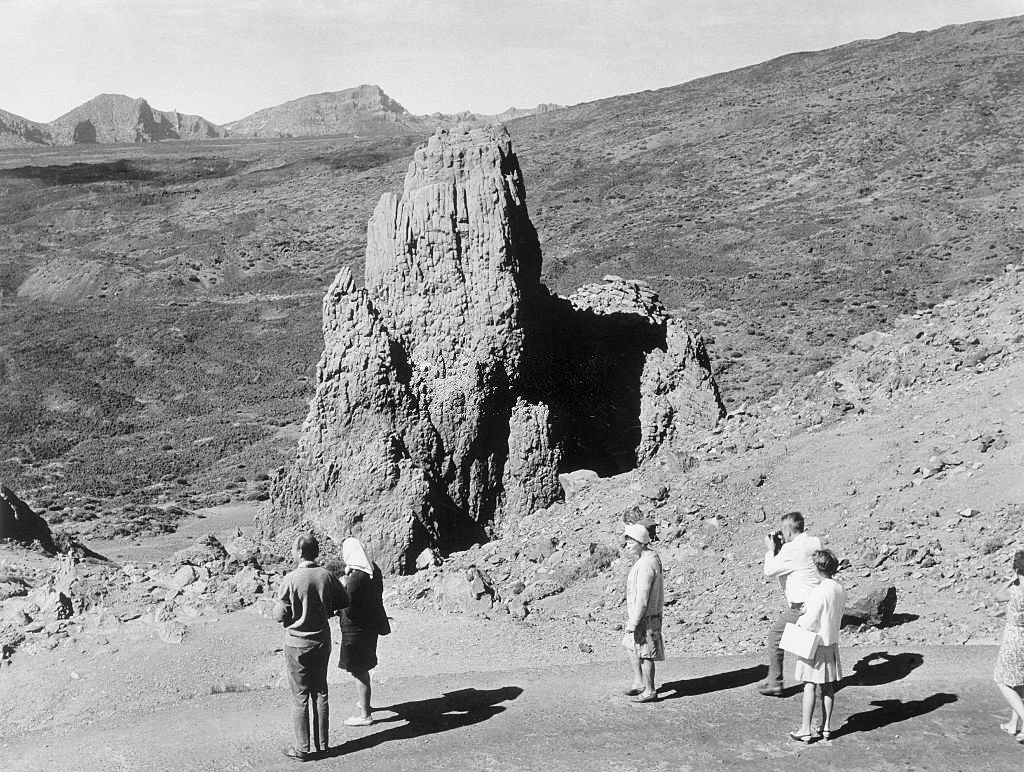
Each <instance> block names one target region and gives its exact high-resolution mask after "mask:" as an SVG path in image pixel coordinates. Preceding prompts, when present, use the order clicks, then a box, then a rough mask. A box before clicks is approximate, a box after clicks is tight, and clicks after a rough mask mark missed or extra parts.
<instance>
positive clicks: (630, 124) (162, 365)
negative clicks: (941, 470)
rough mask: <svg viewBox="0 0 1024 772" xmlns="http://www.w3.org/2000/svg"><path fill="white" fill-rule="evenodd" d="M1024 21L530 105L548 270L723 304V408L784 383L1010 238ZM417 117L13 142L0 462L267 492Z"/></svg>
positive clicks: (1015, 234) (73, 505)
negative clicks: (202, 135)
mask: <svg viewBox="0 0 1024 772" xmlns="http://www.w3.org/2000/svg"><path fill="white" fill-rule="evenodd" d="M1022 26H1024V24H1022V20H1021V19H1007V20H1002V21H997V22H984V23H977V24H972V25H966V26H962V27H953V28H948V29H942V30H937V31H934V32H928V33H920V34H914V35H900V36H894V37H892V38H888V39H885V40H879V41H860V42H858V43H855V44H851V45H849V46H844V47H841V48H838V49H833V50H830V51H824V52H817V53H804V54H794V55H792V56H788V57H783V58H782V59H779V60H775V61H772V62H766V63H764V64H762V65H758V66H757V67H752V68H746V69H743V70H738V71H736V72H731V73H724V74H722V75H718V76H715V77H712V78H708V79H705V80H702V81H697V82H695V83H691V84H684V85H682V86H678V87H675V88H670V89H664V90H661V91H657V92H650V93H644V94H636V95H628V96H623V97H617V98H615V99H609V100H604V101H602V102H598V103H593V104H590V105H579V106H575V107H572V108H568V109H566V110H562V111H556V112H550V113H548V114H546V115H543V116H536V117H530V118H525V119H521V120H517V121H514V122H513V123H512V125H511V126H510V132H511V136H512V139H513V141H514V142H515V147H516V151H517V155H518V158H519V161H520V165H521V169H522V172H523V178H524V180H525V183H526V185H527V186H528V189H529V193H530V206H529V214H530V219H531V221H532V222H533V224H534V225H535V226H536V228H537V231H538V237H539V239H540V242H541V245H542V248H543V251H544V257H545V262H544V266H543V269H542V277H541V278H542V281H544V283H545V284H546V285H547V286H548V287H551V288H552V290H554V291H555V292H557V293H560V294H562V295H564V296H568V295H570V294H571V293H573V291H574V290H575V288H576V287H578V286H581V285H587V284H594V283H597V282H601V281H602V277H603V276H605V275H619V276H627V277H631V278H632V279H639V280H642V281H645V282H646V283H647V284H648V286H649V287H650V289H651V290H652V291H654V292H656V293H657V294H658V295H659V296H660V297H661V298H662V300H663V301H665V303H666V305H667V306H668V307H669V309H670V310H672V311H673V313H675V314H676V315H677V317H679V318H681V319H682V320H683V321H686V322H687V323H688V326H689V327H690V328H691V329H698V330H701V331H703V332H704V339H705V341H706V342H707V343H708V352H709V355H710V357H711V363H712V367H713V369H714V374H715V379H716V381H717V382H718V383H719V385H720V386H721V389H722V394H723V398H724V400H725V402H726V405H727V406H728V407H729V408H730V409H731V410H732V411H733V412H736V411H738V410H739V408H740V407H741V406H742V405H743V403H744V402H746V403H747V404H748V405H750V404H754V403H759V402H761V401H762V400H764V399H766V398H768V397H770V396H771V395H772V394H775V393H779V392H786V390H787V389H789V388H790V387H791V386H792V385H793V384H794V383H800V382H801V381H802V379H803V378H804V377H805V376H808V375H813V374H815V373H818V372H820V371H825V370H827V369H828V367H829V366H830V364H831V363H832V362H834V361H836V360H837V359H839V358H841V357H842V356H844V355H845V353H846V350H847V343H848V342H849V341H850V340H851V339H853V338H856V337H858V336H860V335H862V334H864V333H867V332H871V331H879V332H889V331H891V329H892V325H893V324H894V323H895V320H896V319H897V318H898V317H899V316H900V313H901V312H904V311H905V312H908V313H910V314H913V313H915V312H918V311H924V310H926V309H928V308H929V307H931V306H933V305H934V303H937V302H945V301H944V298H945V299H946V300H956V299H957V298H959V297H960V296H962V295H963V294H964V293H966V292H970V291H973V290H974V289H976V288H977V287H978V286H979V285H982V286H983V285H985V284H986V280H987V279H988V278H990V277H993V276H996V275H998V274H999V273H1000V272H1001V270H1002V266H1003V265H1005V264H1006V263H1010V262H1016V263H1018V264H1019V263H1020V262H1021V260H1020V259H1018V257H1019V255H1020V254H1021V245H1022V244H1024V234H1022V233H1021V230H1020V225H1019V221H1020V220H1019V217H1018V215H1019V211H1020V208H1021V206H1022V205H1024V201H1022V199H1024V183H1022V180H1024V169H1022V168H1021V166H1022V163H1021V159H1020V156H1019V153H1017V152H1016V148H1017V146H1018V145H1019V141H1018V140H1019V131H1017V129H1016V127H1018V126H1019V125H1020V122H1019V121H1018V120H1017V116H1019V115H1020V114H1021V112H1022V111H1024V96H1022V93H1021V87H1020V83H1021V82H1022V78H1021V77H1020V75H1021V72H1020V67H1021V62H1022V61H1024V59H1022V57H1020V56H1015V55H1014V52H1016V51H1019V46H1020V43H1019V41H1020V40H1021V39H1022V38H1024V35H1022V34H1021V32H1022ZM830 89H831V91H830ZM420 141H421V140H420V139H419V138H416V137H410V136H400V137H391V138H385V139H356V138H352V137H347V138H346V137H329V138H309V139H305V140H297V139H292V140H288V141H281V142H272V141H260V142H252V143H248V142H238V143H219V142H218V143H213V142H211V143H203V144H201V145H194V144H187V145H186V144H182V143H166V144H162V145H154V144H151V143H150V144H146V143H142V144H138V145H132V146H126V145H120V146H117V147H110V146H102V145H87V146H77V147H74V148H39V147H38V146H34V145H33V146H28V147H29V148H30V149H29V151H27V152H26V151H22V150H19V149H17V148H12V149H8V150H5V151H4V152H3V153H2V154H0V166H2V167H3V168H0V223H2V227H0V294H2V297H0V329H3V331H4V340H3V341H2V342H0V378H2V379H3V386H4V388H3V389H2V390H0V433H2V434H0V445H3V446H4V447H6V448H10V450H9V451H8V452H7V453H6V454H4V456H3V457H0V476H2V477H3V478H4V479H5V480H6V481H7V483H8V484H9V485H10V486H11V487H12V488H14V489H16V490H19V491H23V492H27V493H26V495H37V494H38V497H39V498H40V499H42V500H46V501H52V502H53V506H66V508H67V516H68V518H69V519H72V520H76V521H77V519H82V520H83V521H84V520H85V519H87V518H91V520H90V522H93V523H94V524H100V523H102V522H103V520H104V519H105V518H107V517H110V518H112V519H113V520H115V521H120V520H121V519H122V518H124V519H134V518H136V517H143V516H144V515H143V514H142V513H141V511H140V512H136V511H134V510H132V511H127V512H126V510H125V507H127V506H131V507H136V506H140V507H141V506H144V505H149V504H153V503H155V502H160V501H163V502H166V503H178V504H180V506H181V507H182V508H184V509H187V510H191V509H196V508H199V507H201V506H204V505H205V504H206V503H210V502H216V501H225V500H228V499H234V500H245V499H246V498H247V497H250V496H252V497H257V496H264V497H265V496H266V495H267V491H266V490H265V489H264V486H262V485H260V484H261V483H264V482H265V476H266V475H268V474H269V475H271V476H273V475H274V473H275V470H276V469H277V467H279V466H281V465H282V464H284V463H285V462H286V461H287V460H288V459H289V458H292V457H294V452H295V442H296V441H297V437H298V426H299V424H301V422H302V419H303V417H304V416H305V415H306V412H307V410H308V405H309V400H310V399H311V397H312V396H313V393H314V383H315V371H314V368H315V362H316V361H317V358H318V356H319V355H320V353H321V351H322V350H323V339H322V337H321V303H320V301H321V299H322V298H323V296H324V292H325V290H326V288H327V287H328V286H329V285H330V283H331V281H332V280H333V278H334V277H335V276H336V275H337V273H338V271H339V269H341V268H342V267H346V266H347V267H349V268H350V269H351V270H352V274H353V276H356V277H359V276H362V274H363V259H364V248H365V243H366V241H365V237H366V223H367V220H368V219H369V218H370V216H371V214H372V212H373V210H374V207H375V205H376V204H377V202H378V200H379V199H380V196H381V194H382V193H384V192H386V191H389V190H400V189H401V185H402V180H403V178H404V176H405V174H406V172H407V169H408V166H409V160H410V158H411V157H412V155H413V152H414V150H415V148H416V146H417V145H418V144H419V143H420ZM946 296H948V298H947V297H946ZM833 391H834V390H833ZM823 394H824V398H828V399H831V397H829V396H828V393H827V392H823ZM833 396H834V397H835V401H836V406H833V407H829V408H827V409H828V410H838V409H841V408H840V407H839V406H840V405H842V404H845V403H846V402H853V403H854V404H856V399H851V398H850V395H849V394H846V393H843V394H839V395H833ZM824 409H825V408H823V407H809V408H808V411H807V414H806V416H804V417H803V418H802V419H801V421H805V422H813V421H814V411H815V410H817V411H818V412H821V410H824ZM751 442H756V441H751ZM69 499H73V500H72V501H70V503H69ZM145 516H148V515H145Z"/></svg>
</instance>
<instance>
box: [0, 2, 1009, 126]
mask: <svg viewBox="0 0 1024 772" xmlns="http://www.w3.org/2000/svg"><path fill="white" fill-rule="evenodd" d="M1021 14H1024V0H88V1H86V0H0V109H4V110H8V111H9V112H13V113H16V114H18V115H21V116H22V117H25V118H29V119H31V120H34V121H44V122H45V121H50V120H53V119H54V118H56V117H57V116H58V115H61V114H63V113H65V112H67V111H68V110H70V109H71V108H73V107H75V106H77V105H79V104H81V103H82V102H85V101H87V100H88V99H91V98H92V97H94V96H96V95H97V94H100V93H121V94H128V95H129V96H133V97H145V98H146V100H147V101H149V103H150V104H151V105H152V106H153V107H155V108H157V109H160V110H179V111H181V112H185V113H198V114H199V115H202V116H204V117H205V118H208V119H209V120H212V121H214V122H215V123H226V122H228V121H231V120H235V119H237V118H241V117H243V116H245V115H248V114H249V113H252V112H254V111H256V110H258V109H261V108H263V107H270V106H272V105H276V104H279V103H281V102H285V101H287V100H289V99H295V98H298V97H300V96H305V95H306V94H313V93H317V92H321V91H338V90H340V89H343V88H349V87H351V86H357V85H359V84H361V83H374V84H377V85H379V86H380V87H381V88H383V89H384V91H385V92H387V93H388V95H390V96H391V97H392V98H394V99H396V100H398V101H399V102H401V103H402V104H403V105H404V106H405V107H406V108H407V109H409V110H410V111H412V112H413V113H417V114H422V113H429V112H435V111H442V112H455V111H458V110H473V111H475V112H482V113H495V112H501V111H502V110H504V109H506V108H508V107H510V106H513V105H514V106H517V107H532V106H534V105H536V104H537V103H539V102H557V103H560V104H576V103H578V102H586V101H590V100H593V99H600V98H602V97H606V96H614V95H617V94H627V93H631V92H634V91H642V90H644V89H649V88H660V87H663V86H669V85H674V84H677V83H682V82H684V81H687V80H691V79H693V78H697V77H700V76H703V75H709V74H712V73H715V72H722V71H724V70H730V69H735V68H737V67H742V66H745V65H748V64H754V63H756V62H761V61H764V60H766V59H770V58H772V57H775V56H779V55H781V54H785V53H790V52H793V51H808V50H816V49H821V48H829V47H831V46H835V45H840V44H842V43H848V42H850V41H852V40H857V39H861V38H877V37H884V36H886V35H889V34H892V33H894V32H911V31H917V30H923V29H934V28H936V27H941V26H944V25H946V24H960V23H964V22H968V21H976V20H980V19H995V18H1002V17H1006V16H1017V15H1021Z"/></svg>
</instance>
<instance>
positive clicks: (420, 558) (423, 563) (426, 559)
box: [416, 547, 439, 571]
mask: <svg viewBox="0 0 1024 772" xmlns="http://www.w3.org/2000/svg"><path fill="white" fill-rule="evenodd" d="M438 563H439V561H438V559H437V555H436V554H434V550H432V549H430V547H427V548H426V549H425V550H423V552H421V553H420V554H419V555H417V556H416V570H417V571H423V570H424V569H426V568H430V567H431V566H436V565H438Z"/></svg>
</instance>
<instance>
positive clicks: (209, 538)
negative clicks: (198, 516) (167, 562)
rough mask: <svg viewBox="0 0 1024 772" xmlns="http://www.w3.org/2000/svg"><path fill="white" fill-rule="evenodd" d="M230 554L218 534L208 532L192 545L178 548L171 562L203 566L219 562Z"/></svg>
mask: <svg viewBox="0 0 1024 772" xmlns="http://www.w3.org/2000/svg"><path fill="white" fill-rule="evenodd" d="M227 556H228V551H227V550H226V549H225V548H224V545H223V544H221V543H220V541H219V540H218V539H217V537H216V536H214V535H213V534H212V533H208V534H206V535H205V536H200V537H199V538H198V539H196V541H195V543H194V544H192V545H191V546H190V547H185V548H184V549H181V550H178V551H177V552H175V553H174V555H172V556H171V562H172V563H174V564H178V565H182V564H186V563H187V564H189V565H193V566H202V565H205V564H207V563H217V562H220V561H222V560H224V558H226V557H227Z"/></svg>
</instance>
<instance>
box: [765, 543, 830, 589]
mask: <svg viewBox="0 0 1024 772" xmlns="http://www.w3.org/2000/svg"><path fill="white" fill-rule="evenodd" d="M820 549H821V540H820V539H819V538H818V537H817V536H811V535H810V534H807V533H800V534H797V535H796V536H794V537H793V539H792V540H791V541H788V542H786V543H785V544H783V545H782V548H781V549H780V550H779V553H778V554H777V555H774V554H772V553H771V552H770V551H769V552H766V553H765V556H764V575H765V576H777V577H778V578H779V584H780V585H782V589H783V590H784V591H785V593H786V600H788V601H789V602H790V603H804V602H806V600H807V596H808V595H809V594H810V592H811V590H812V589H814V588H815V587H817V586H818V583H819V582H820V581H821V577H820V576H819V575H818V569H816V568H815V567H814V561H813V560H811V555H812V554H813V553H814V551H815V550H820Z"/></svg>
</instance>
